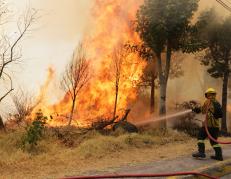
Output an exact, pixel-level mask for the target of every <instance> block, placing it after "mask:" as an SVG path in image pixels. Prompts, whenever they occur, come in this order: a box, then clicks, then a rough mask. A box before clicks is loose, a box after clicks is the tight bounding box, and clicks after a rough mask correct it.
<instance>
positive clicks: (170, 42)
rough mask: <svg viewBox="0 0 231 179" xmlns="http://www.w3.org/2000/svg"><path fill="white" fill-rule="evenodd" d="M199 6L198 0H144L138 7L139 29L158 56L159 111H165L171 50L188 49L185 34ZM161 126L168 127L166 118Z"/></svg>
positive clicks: (141, 35) (161, 112)
mask: <svg viewBox="0 0 231 179" xmlns="http://www.w3.org/2000/svg"><path fill="white" fill-rule="evenodd" d="M197 8H198V0H187V1H185V0H177V1H176V0H145V1H144V4H143V5H142V6H141V7H140V8H139V10H138V11H137V24H136V31H137V32H138V33H139V35H140V37H141V39H142V40H143V41H144V43H145V44H146V45H147V46H148V47H150V48H151V49H152V51H153V52H154V54H155V56H156V59H157V67H158V72H159V73H158V75H159V81H160V110H159V113H160V115H163V114H165V113H166V90H167V82H168V77H169V71H170V65H171V57H172V53H173V52H176V51H180V50H182V51H185V52H187V51H186V50H185V47H184V46H185V45H186V44H185V42H186V40H185V39H189V38H186V37H187V36H188V35H189V34H190V31H191V29H192V26H191V24H190V22H191V18H192V16H193V14H194V12H195V11H196V10H197ZM195 50H197V49H195ZM191 51H193V49H191ZM191 51H190V52H191ZM161 127H164V128H165V127H166V122H163V123H162V124H161Z"/></svg>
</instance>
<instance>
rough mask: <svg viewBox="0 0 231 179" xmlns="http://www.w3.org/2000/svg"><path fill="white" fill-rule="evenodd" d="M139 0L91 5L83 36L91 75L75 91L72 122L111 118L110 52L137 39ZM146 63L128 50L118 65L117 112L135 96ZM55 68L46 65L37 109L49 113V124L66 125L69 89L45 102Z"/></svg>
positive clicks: (99, 1) (98, 1)
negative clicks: (134, 25) (87, 28)
mask: <svg viewBox="0 0 231 179" xmlns="http://www.w3.org/2000/svg"><path fill="white" fill-rule="evenodd" d="M141 3H142V1H141V0H140V1H139V0H126V1H125V0H117V1H114V0H107V1H105V0H96V1H95V4H94V6H93V8H92V22H93V23H94V24H93V25H91V29H90V34H88V36H87V37H84V43H85V44H87V45H86V46H87V49H86V51H87V53H88V57H89V59H90V62H91V70H90V71H91V74H90V75H91V79H90V81H89V83H88V84H87V86H85V87H84V88H83V90H82V91H81V93H80V94H79V95H78V97H77V98H78V100H77V104H76V109H75V112H74V118H73V121H72V124H73V125H78V126H85V125H88V124H89V123H90V122H92V121H95V120H97V119H99V118H104V119H105V118H111V117H112V115H113V109H114V103H115V79H114V77H113V74H112V73H113V69H112V63H113V60H112V55H111V54H112V53H113V49H114V48H115V47H116V46H118V44H120V43H121V42H122V43H126V42H131V43H137V42H139V37H138V35H137V34H136V33H135V32H134V29H132V23H133V21H134V20H135V14H136V11H137V9H138V7H139V6H140V4H141ZM144 67H145V62H144V61H143V60H141V59H139V57H138V55H137V54H135V53H130V54H129V55H128V57H127V58H126V59H125V63H123V66H122V69H121V73H122V75H121V80H120V81H121V83H120V86H119V95H118V109H117V114H118V115H121V114H122V113H123V112H124V110H125V109H127V108H128V107H129V104H132V103H133V102H134V101H135V99H136V98H137V83H138V82H139V80H140V77H141V75H142V72H143V68H144ZM53 73H54V71H53V70H52V68H49V75H48V79H47V81H46V82H45V84H44V85H43V86H42V87H41V92H40V94H39V96H38V101H39V105H38V106H36V108H34V110H33V112H32V114H35V113H36V112H37V111H38V110H39V109H41V110H42V112H43V113H44V115H46V116H48V118H49V120H48V124H49V125H51V126H61V125H67V123H68V120H67V119H68V116H69V115H70V110H71V104H72V100H71V98H70V96H69V95H68V93H66V94H65V95H64V97H63V98H62V99H61V100H60V101H59V102H58V103H56V104H52V105H51V104H48V102H47V101H49V99H47V98H49V97H48V95H46V93H48V90H47V89H48V86H49V85H50V84H51V83H52V79H53Z"/></svg>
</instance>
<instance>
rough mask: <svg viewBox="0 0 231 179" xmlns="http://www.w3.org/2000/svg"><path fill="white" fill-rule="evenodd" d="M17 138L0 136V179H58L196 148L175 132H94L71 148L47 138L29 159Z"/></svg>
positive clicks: (187, 151)
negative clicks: (108, 133)
mask: <svg viewBox="0 0 231 179" xmlns="http://www.w3.org/2000/svg"><path fill="white" fill-rule="evenodd" d="M20 136H22V132H21V131H16V132H13V133H8V134H0V146H1V148H0V156H1V158H0V173H1V176H0V178H4V179H5V178H13V179H14V178H17V179H20V178H23V179H24V178H58V177H62V176H71V175H78V174H83V173H88V172H89V171H92V170H94V171H99V170H107V171H108V170H113V168H115V167H119V166H123V165H136V164H138V163H146V162H149V161H155V160H159V159H163V158H171V157H173V156H174V157H176V156H180V155H184V154H188V153H190V152H192V151H193V150H194V149H195V146H196V141H195V140H194V139H192V138H190V137H188V136H187V135H185V134H182V133H178V132H176V131H169V132H167V133H163V132H159V131H147V132H143V133H142V134H124V133H123V132H121V131H119V132H118V131H117V132H116V133H113V134H112V135H106V136H105V135H101V134H99V133H97V132H94V131H93V132H90V133H88V134H85V135H83V136H80V135H72V139H73V140H77V141H78V140H79V141H78V142H77V143H76V144H75V145H73V146H72V147H66V146H65V145H63V143H62V142H60V140H59V139H57V138H56V137H54V136H52V135H50V134H49V135H47V136H46V137H45V139H44V140H42V141H41V142H40V143H39V145H38V148H37V153H36V155H32V154H29V153H27V152H23V151H22V150H21V149H20V148H19V144H20V142H19V141H20ZM73 136H75V137H73ZM173 154H174V155H173Z"/></svg>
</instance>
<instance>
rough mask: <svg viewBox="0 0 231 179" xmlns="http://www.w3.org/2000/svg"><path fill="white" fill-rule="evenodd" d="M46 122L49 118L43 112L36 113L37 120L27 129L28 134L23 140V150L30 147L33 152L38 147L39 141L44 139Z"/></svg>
mask: <svg viewBox="0 0 231 179" xmlns="http://www.w3.org/2000/svg"><path fill="white" fill-rule="evenodd" d="M46 120H47V117H44V116H43V113H42V112H41V111H38V112H37V113H36V119H35V120H34V121H33V122H32V124H31V125H30V126H28V127H27V129H26V134H25V135H24V136H23V138H22V148H23V149H24V150H25V149H27V147H28V149H29V151H31V150H33V149H34V148H35V146H37V144H38V141H39V140H41V138H42V134H43V130H44V128H45V124H46Z"/></svg>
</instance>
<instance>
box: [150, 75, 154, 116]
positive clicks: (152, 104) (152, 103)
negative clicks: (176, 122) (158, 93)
mask: <svg viewBox="0 0 231 179" xmlns="http://www.w3.org/2000/svg"><path fill="white" fill-rule="evenodd" d="M151 80H152V81H151V96H150V114H152V113H154V111H155V76H154V74H153V73H152V79H151Z"/></svg>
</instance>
